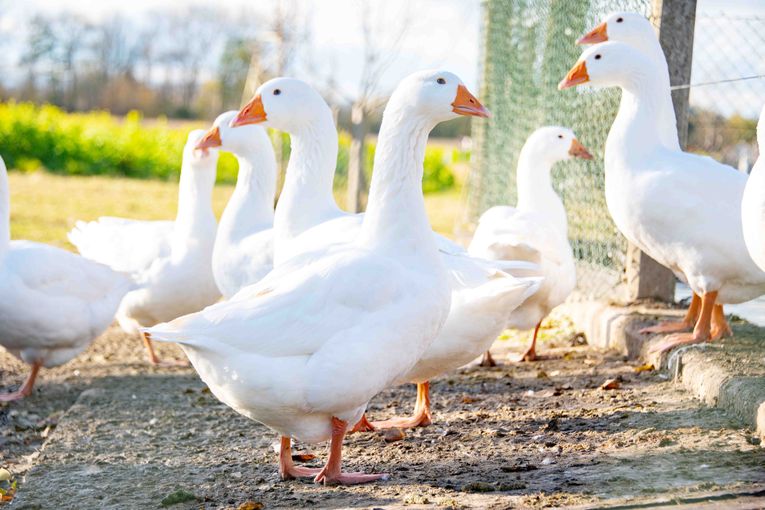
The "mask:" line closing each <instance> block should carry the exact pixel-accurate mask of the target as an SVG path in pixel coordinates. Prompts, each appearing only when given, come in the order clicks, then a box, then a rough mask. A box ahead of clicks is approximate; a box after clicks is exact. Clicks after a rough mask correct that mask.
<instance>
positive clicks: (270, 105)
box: [230, 78, 332, 134]
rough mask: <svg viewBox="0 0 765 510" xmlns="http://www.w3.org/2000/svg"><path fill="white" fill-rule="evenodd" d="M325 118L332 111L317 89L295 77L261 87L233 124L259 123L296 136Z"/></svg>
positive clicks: (233, 125) (328, 116)
mask: <svg viewBox="0 0 765 510" xmlns="http://www.w3.org/2000/svg"><path fill="white" fill-rule="evenodd" d="M326 118H330V119H331V118H332V112H331V110H330V109H329V106H328V105H327V102H326V101H324V98H322V97H321V95H320V94H319V93H318V92H317V91H316V89H314V88H313V87H311V86H310V85H308V84H307V83H306V82H304V81H301V80H298V79H295V78H274V79H273V80H269V81H267V82H266V83H264V84H263V85H261V86H260V87H258V90H257V91H256V92H255V96H254V97H253V98H252V99H251V100H250V102H249V103H247V104H246V105H245V106H244V107H243V108H242V109H241V110H240V111H239V113H238V114H237V115H236V116H235V117H234V118H233V119H232V120H231V122H230V124H231V126H232V127H239V126H247V125H250V124H260V125H262V126H267V127H272V128H274V129H278V130H280V131H286V132H288V133H291V134H294V133H295V132H298V131H300V130H301V129H303V128H304V127H305V126H307V125H315V124H316V123H319V122H322V121H323V120H324V119H326Z"/></svg>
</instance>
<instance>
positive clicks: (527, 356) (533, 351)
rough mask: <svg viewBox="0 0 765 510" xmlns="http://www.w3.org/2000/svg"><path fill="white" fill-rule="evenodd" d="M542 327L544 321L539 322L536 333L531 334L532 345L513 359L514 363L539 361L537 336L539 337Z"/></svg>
mask: <svg viewBox="0 0 765 510" xmlns="http://www.w3.org/2000/svg"><path fill="white" fill-rule="evenodd" d="M541 325H542V321H539V322H537V325H536V327H535V328H534V332H533V333H532V334H531V345H530V346H529V348H528V349H526V350H525V351H524V352H522V353H521V354H519V355H518V356H516V357H514V358H513V361H515V362H516V363H520V362H522V361H536V360H537V335H539V327H540V326H541Z"/></svg>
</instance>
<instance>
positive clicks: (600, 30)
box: [576, 21, 608, 44]
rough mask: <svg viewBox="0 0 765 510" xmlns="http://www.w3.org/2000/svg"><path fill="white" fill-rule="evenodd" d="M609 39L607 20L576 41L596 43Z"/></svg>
mask: <svg viewBox="0 0 765 510" xmlns="http://www.w3.org/2000/svg"><path fill="white" fill-rule="evenodd" d="M607 40H608V31H607V26H606V22H605V21H604V22H603V23H601V24H600V25H598V26H597V27H595V28H593V29H592V30H590V31H589V32H587V33H586V34H584V35H583V36H582V37H580V38H579V40H577V41H576V44H596V43H602V42H606V41H607Z"/></svg>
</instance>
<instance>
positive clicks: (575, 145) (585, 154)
mask: <svg viewBox="0 0 765 510" xmlns="http://www.w3.org/2000/svg"><path fill="white" fill-rule="evenodd" d="M568 153H569V155H571V156H574V157H575V158H582V159H592V154H590V151H588V150H587V148H586V147H585V146H584V145H582V144H581V143H579V140H577V139H576V138H574V139H573V140H571V147H569V149H568Z"/></svg>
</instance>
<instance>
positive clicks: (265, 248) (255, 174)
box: [197, 110, 276, 298]
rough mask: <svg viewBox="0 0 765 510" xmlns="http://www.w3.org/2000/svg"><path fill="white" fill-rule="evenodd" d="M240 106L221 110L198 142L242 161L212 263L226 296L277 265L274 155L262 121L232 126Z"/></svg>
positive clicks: (216, 238) (223, 216)
mask: <svg viewBox="0 0 765 510" xmlns="http://www.w3.org/2000/svg"><path fill="white" fill-rule="evenodd" d="M236 114H237V111H235V110H234V111H230V112H226V113H223V114H221V115H219V116H218V118H217V119H215V122H214V123H213V127H212V128H211V129H210V130H209V131H208V132H207V133H206V134H205V136H204V137H203V138H202V139H201V140H200V141H199V143H197V149H200V150H209V149H216V148H217V149H220V150H223V151H228V152H232V153H233V154H234V155H235V156H236V159H237V161H238V162H239V173H238V176H237V180H236V188H235V189H234V193H233V194H232V195H231V198H230V199H229V201H228V204H227V205H226V209H225V210H224V211H223V215H222V216H221V218H220V224H219V225H218V233H217V235H216V236H215V247H214V248H213V253H212V268H213V275H214V276H215V283H216V284H217V285H218V289H220V292H221V294H223V297H224V298H230V297H231V296H233V295H234V294H236V293H237V292H239V290H240V289H242V288H243V287H246V286H247V285H250V284H252V283H255V282H257V281H260V279H261V278H263V277H264V276H265V275H266V274H268V272H269V271H271V269H272V268H273V249H274V247H273V225H274V195H275V194H276V156H275V155H274V149H273V146H272V144H271V140H270V139H269V138H268V134H266V131H265V130H264V129H263V128H262V127H260V126H245V127H242V128H239V129H234V128H232V127H230V126H229V123H230V122H231V120H232V119H233V118H234V117H236Z"/></svg>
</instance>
